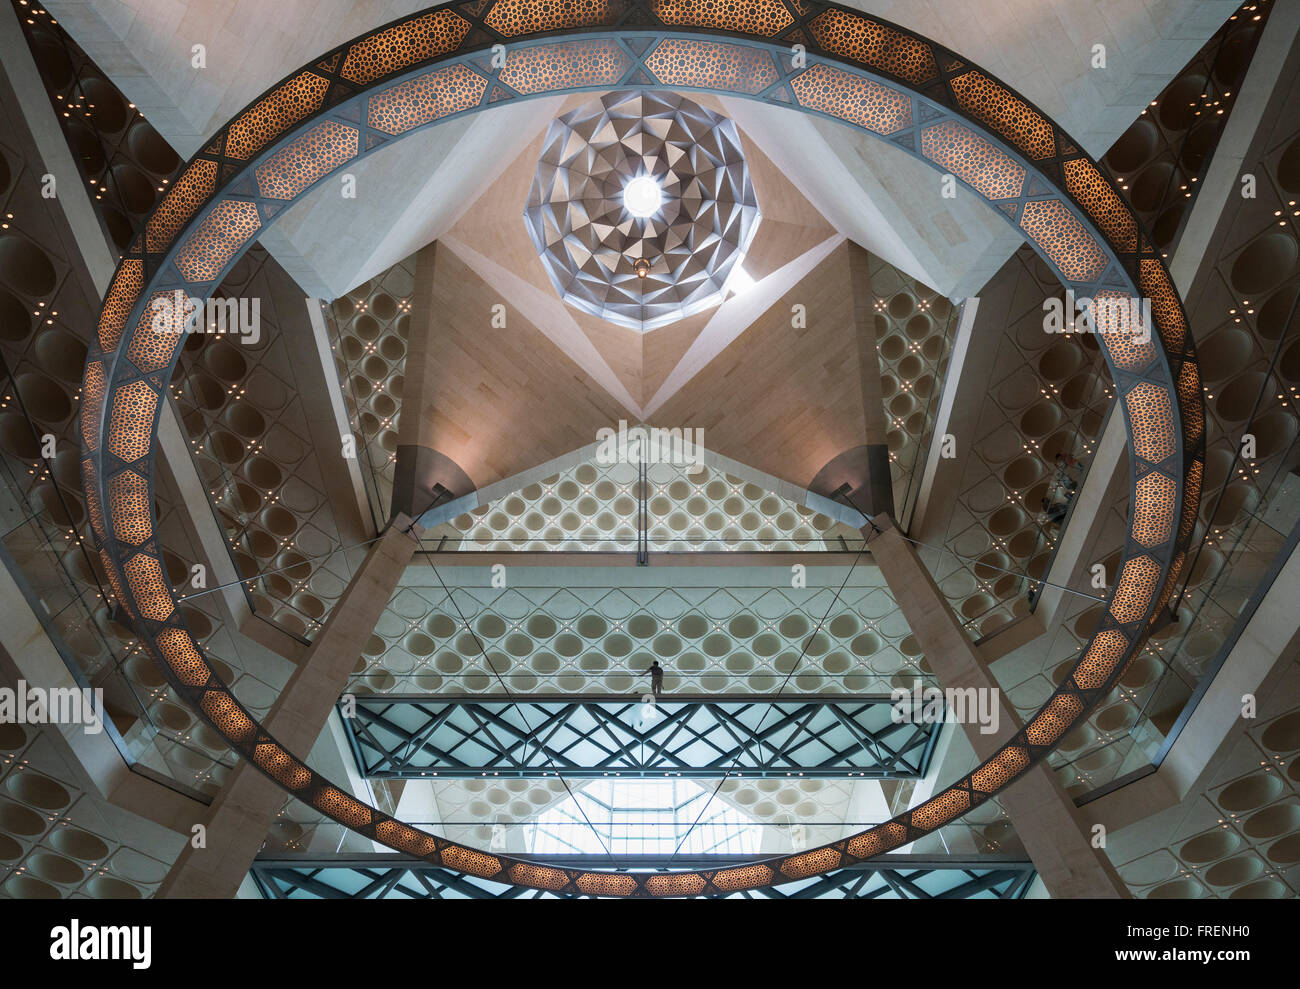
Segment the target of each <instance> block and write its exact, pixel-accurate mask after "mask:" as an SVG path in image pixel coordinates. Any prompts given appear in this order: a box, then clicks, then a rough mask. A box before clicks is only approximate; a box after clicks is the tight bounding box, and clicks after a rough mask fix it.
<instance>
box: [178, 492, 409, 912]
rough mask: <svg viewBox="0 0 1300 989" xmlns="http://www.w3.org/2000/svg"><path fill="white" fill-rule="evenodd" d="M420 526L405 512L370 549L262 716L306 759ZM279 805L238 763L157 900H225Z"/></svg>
mask: <svg viewBox="0 0 1300 989" xmlns="http://www.w3.org/2000/svg"><path fill="white" fill-rule="evenodd" d="M421 534H422V530H421V529H420V528H419V527H418V526H412V523H411V520H410V519H409V518H407V517H406V516H398V517H397V518H396V519H394V521H393V524H392V525H391V526H390V527H389V528H388V529H387V530H386V531H385V532H384V534H383V535H382V536H380V537H379V539H378V540H377V541H376V542H375V543H374V545H372V546H371V547H370V551H369V553H367V554H366V558H365V560H364V561H362V563H361V566H360V567H358V568H357V572H356V575H355V576H354V577H353V578H352V582H351V583H350V584H349V585H348V587H347V590H346V591H344V592H343V596H342V597H341V598H340V599H339V601H338V603H337V604H336V605H335V606H334V609H333V610H332V611H331V612H330V615H329V618H328V619H327V620H326V622H325V625H324V627H323V628H322V629H321V630H320V632H318V633H317V635H316V638H315V639H314V640H313V642H312V644H311V646H310V648H309V649H308V650H307V652H306V655H305V656H304V657H303V660H302V662H301V664H299V666H298V669H297V670H296V671H295V672H294V673H293V675H292V676H291V677H290V678H289V682H288V683H287V684H285V687H284V690H282V691H281V692H280V696H279V698H278V699H277V700H276V702H275V706H274V707H273V708H272V709H271V713H270V714H269V715H268V716H267V718H266V721H265V724H266V727H267V729H268V730H269V731H270V732H271V734H272V735H274V736H275V737H276V738H277V739H278V740H279V741H280V742H281V744H283V745H284V746H285V747H287V748H288V749H289V750H290V751H291V752H294V753H296V754H298V755H299V756H303V757H305V756H306V755H307V753H308V752H309V751H310V750H311V747H312V745H313V744H315V742H316V739H317V738H318V737H319V736H320V733H321V731H322V730H323V729H324V727H325V723H326V721H327V720H328V718H329V715H330V711H331V710H333V707H334V704H335V703H336V702H337V701H338V699H339V696H340V695H341V694H342V693H343V691H344V690H345V689H346V687H347V683H348V677H349V676H350V675H351V673H352V667H353V666H354V665H355V664H356V661H357V656H359V655H360V654H361V650H362V648H363V647H364V646H365V644H366V641H367V640H368V639H369V638H370V634H371V633H372V632H373V631H374V628H375V623H376V622H378V621H379V618H380V616H381V615H382V614H383V612H384V609H385V608H386V607H387V606H388V602H389V599H390V598H392V596H393V592H394V591H395V590H396V588H397V586H398V584H399V582H400V581H401V578H402V575H403V574H404V573H405V572H406V567H407V565H408V564H409V563H410V561H411V557H412V555H413V554H414V553H415V549H416V547H417V546H418V545H419V537H420V535H421ZM283 803H284V791H283V790H282V789H281V788H280V787H279V786H277V785H276V784H275V783H273V782H272V781H271V780H269V779H268V778H267V777H265V776H263V775H262V774H261V772H259V771H258V770H257V769H256V768H254V767H253V766H252V765H251V764H250V763H248V762H246V761H243V760H241V761H240V762H239V764H238V765H237V766H236V767H235V768H234V770H233V771H232V772H231V774H230V777H229V779H227V781H226V784H225V786H223V787H222V788H221V792H220V793H218V794H217V798H216V800H214V801H213V803H212V806H211V807H210V808H209V809H208V814H207V818H206V820H204V821H202V822H195V823H202V824H203V825H204V827H205V828H206V832H207V833H206V842H207V843H206V847H204V848H194V847H193V846H192V845H187V846H186V847H185V850H184V851H183V852H182V853H181V854H180V856H178V857H177V859H176V862H175V864H173V866H172V868H171V871H170V872H168V873H167V878H166V879H164V880H163V883H162V885H161V886H160V887H159V889H158V896H159V897H171V898H176V899H196V898H202V899H229V898H232V897H234V895H235V892H236V891H237V890H238V889H239V884H240V883H241V882H242V881H243V879H244V877H245V876H246V875H247V874H248V869H249V866H250V865H252V862H253V858H254V856H256V855H257V853H258V851H259V850H260V849H261V847H262V842H263V841H264V840H265V839H266V834H267V831H268V829H269V828H270V826H271V824H272V823H273V822H274V820H275V815H276V812H277V811H278V810H279V809H280V806H281V805H282V804H283Z"/></svg>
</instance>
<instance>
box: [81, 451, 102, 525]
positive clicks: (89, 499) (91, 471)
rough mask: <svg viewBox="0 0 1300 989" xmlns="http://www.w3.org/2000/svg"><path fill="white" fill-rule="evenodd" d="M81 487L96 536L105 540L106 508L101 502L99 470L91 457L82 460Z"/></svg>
mask: <svg viewBox="0 0 1300 989" xmlns="http://www.w3.org/2000/svg"><path fill="white" fill-rule="evenodd" d="M81 488H82V491H83V493H84V494H85V496H86V514H87V515H89V516H90V527H91V528H92V529H94V530H95V538H96V539H97V540H99V541H100V542H103V541H104V539H105V534H104V510H103V508H102V507H101V506H100V503H99V471H98V470H97V469H96V467H95V461H94V460H93V459H91V458H87V459H85V460H83V461H82V462H81Z"/></svg>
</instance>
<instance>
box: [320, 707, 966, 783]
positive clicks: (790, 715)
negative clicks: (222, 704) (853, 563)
mask: <svg viewBox="0 0 1300 989" xmlns="http://www.w3.org/2000/svg"><path fill="white" fill-rule="evenodd" d="M773 708H775V711H773ZM339 711H340V714H345V712H348V711H350V712H351V713H350V716H346V715H345V716H344V717H343V718H342V721H343V727H344V731H345V732H346V733H347V737H348V743H349V745H350V746H351V748H352V754H353V756H354V757H355V758H356V761H357V768H358V771H359V772H360V773H361V775H362V776H365V777H368V778H371V779H430V778H434V777H436V778H438V779H473V778H476V777H481V776H499V777H505V778H507V779H510V778H514V779H537V778H541V777H548V776H549V777H554V776H562V777H564V778H566V779H601V778H604V777H624V778H628V779H655V778H660V779H662V778H663V777H666V776H674V777H676V776H681V777H686V778H694V779H720V778H722V777H725V776H736V777H751V778H764V777H781V778H784V777H788V776H796V777H804V778H806V779H858V778H867V779H921V778H923V777H924V776H925V773H926V770H927V768H928V767H929V764H930V756H931V754H932V753H933V751H934V746H935V743H936V741H937V739H938V737H939V734H940V732H941V731H942V728H943V723H942V721H941V720H940V721H938V722H931V723H928V724H927V723H924V722H923V721H922V719H921V718H920V717H917V718H916V719H915V720H914V721H900V722H895V721H894V720H893V711H894V702H893V701H892V700H891V699H890V698H888V697H825V696H820V697H806V698H792V697H781V696H779V695H770V696H769V695H754V696H749V697H731V698H720V697H690V696H684V697H677V696H672V697H665V698H661V699H659V700H658V701H655V702H654V703H648V702H645V701H640V700H636V699H633V698H629V697H625V696H623V697H618V696H615V697H572V696H564V695H558V696H554V697H547V696H536V697H529V698H527V699H526V700H525V699H521V700H517V701H516V700H512V699H510V698H507V697H492V696H490V695H489V696H484V695H468V696H461V697H448V696H443V695H436V696H427V695H426V696H418V697H410V696H407V697H392V696H387V695H383V696H363V697H357V698H355V705H352V704H349V705H346V706H345V705H343V704H340V706H339ZM911 713H913V712H909V715H910V714H911ZM916 713H918V714H919V713H922V712H916ZM769 716H770V718H769Z"/></svg>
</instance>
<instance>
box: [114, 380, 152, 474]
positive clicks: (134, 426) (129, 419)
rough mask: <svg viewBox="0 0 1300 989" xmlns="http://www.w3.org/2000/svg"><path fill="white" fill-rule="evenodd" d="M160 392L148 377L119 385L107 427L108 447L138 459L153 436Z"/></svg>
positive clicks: (146, 449) (115, 454)
mask: <svg viewBox="0 0 1300 989" xmlns="http://www.w3.org/2000/svg"><path fill="white" fill-rule="evenodd" d="M157 409H158V395H157V393H155V392H154V390H153V389H152V388H150V387H149V383H148V382H146V381H132V382H130V383H128V384H125V385H118V387H117V391H116V392H115V393H114V396H113V415H112V420H111V421H110V423H109V427H108V450H109V452H110V453H112V454H113V456H115V457H120V458H121V459H123V460H125V461H128V462H130V461H133V460H139V459H140V458H141V457H143V456H144V455H145V454H146V453H148V452H149V444H150V442H151V441H152V440H153V415H154V412H156V411H157Z"/></svg>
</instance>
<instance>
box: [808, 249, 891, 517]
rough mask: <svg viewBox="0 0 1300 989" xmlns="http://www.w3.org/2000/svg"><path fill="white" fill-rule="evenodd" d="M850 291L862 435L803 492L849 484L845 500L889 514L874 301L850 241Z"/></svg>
mask: <svg viewBox="0 0 1300 989" xmlns="http://www.w3.org/2000/svg"><path fill="white" fill-rule="evenodd" d="M846 248H847V250H848V261H849V284H848V289H849V293H850V295H851V296H852V299H853V325H852V326H851V327H850V331H851V332H852V333H853V335H854V339H855V340H856V342H857V353H858V381H859V384H860V387H861V393H862V418H863V435H862V443H861V445H859V446H855V447H851V448H850V449H848V450H845V451H843V452H842V453H840V454H838V455H837V456H836V457H834V458H833V459H831V460H830V461H828V462H827V463H826V464H825V465H824V466H823V467H822V468H821V470H819V471H818V472H817V476H816V477H814V478H813V480H812V483H810V484H809V485H808V490H810V491H814V492H816V493H817V494H819V495H825V496H826V497H828V498H830V497H835V496H836V492H837V491H840V490H842V489H843V488H844V486H845V485H848V490H847V492H846V493H847V496H848V498H849V499H850V501H851V502H852V503H853V504H855V505H857V506H858V508H859V509H861V510H862V511H863V512H865V513H866V514H868V515H870V516H873V517H874V516H876V515H892V514H893V513H894V485H893V481H892V480H891V479H890V474H889V443H888V440H887V439H886V423H885V406H884V400H883V399H882V398H881V394H880V356H879V354H878V352H877V350H876V297H875V295H874V294H873V293H872V291H871V271H870V268H869V267H868V265H869V264H870V260H871V259H870V257H869V256H868V254H867V252H866V250H865V249H864V248H862V247H859V246H858V245H857V244H854V243H853V242H852V241H850V242H849V243H848V244H847V245H846Z"/></svg>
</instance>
